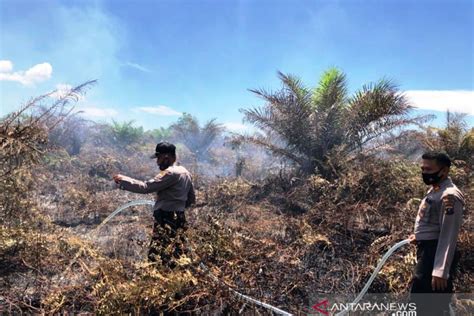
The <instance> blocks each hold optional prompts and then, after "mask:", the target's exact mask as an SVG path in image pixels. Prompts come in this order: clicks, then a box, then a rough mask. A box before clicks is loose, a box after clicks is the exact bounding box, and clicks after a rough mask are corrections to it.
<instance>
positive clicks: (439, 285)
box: [431, 276, 448, 291]
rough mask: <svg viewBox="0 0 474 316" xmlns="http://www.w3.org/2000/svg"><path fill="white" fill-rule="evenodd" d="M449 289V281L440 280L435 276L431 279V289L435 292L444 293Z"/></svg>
mask: <svg viewBox="0 0 474 316" xmlns="http://www.w3.org/2000/svg"><path fill="white" fill-rule="evenodd" d="M447 287H448V280H447V279H443V278H439V277H435V276H433V277H432V278H431V288H432V289H433V291H443V290H444V289H446V288H447Z"/></svg>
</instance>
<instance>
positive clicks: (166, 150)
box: [150, 142, 176, 158]
mask: <svg viewBox="0 0 474 316" xmlns="http://www.w3.org/2000/svg"><path fill="white" fill-rule="evenodd" d="M159 154H171V155H173V156H176V146H175V145H173V144H171V143H168V142H159V143H158V144H157V145H156V149H155V153H154V154H153V155H152V156H150V158H156V157H157V156H158V155H159Z"/></svg>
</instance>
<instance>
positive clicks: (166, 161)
mask: <svg viewBox="0 0 474 316" xmlns="http://www.w3.org/2000/svg"><path fill="white" fill-rule="evenodd" d="M171 165H172V163H171V161H170V159H164V160H163V161H162V162H161V163H159V164H158V166H159V167H160V170H161V171H163V170H165V169H167V168H168V167H169V166H171Z"/></svg>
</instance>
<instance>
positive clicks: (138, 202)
mask: <svg viewBox="0 0 474 316" xmlns="http://www.w3.org/2000/svg"><path fill="white" fill-rule="evenodd" d="M154 204H155V202H154V201H151V200H134V201H131V202H128V203H126V204H123V205H121V206H120V207H118V208H117V209H116V210H115V211H113V212H112V213H111V214H110V215H109V216H107V217H106V218H105V219H104V220H103V221H102V223H100V225H99V226H97V228H95V229H94V230H93V231H92V232H91V234H92V233H94V232H96V231H98V230H99V229H100V228H101V227H102V226H103V225H105V224H106V223H107V222H108V221H109V220H111V219H112V218H113V217H114V216H115V215H117V214H118V213H120V212H121V211H123V210H124V209H126V208H128V207H131V206H136V205H154ZM408 243H410V240H409V239H405V240H402V241H400V242H398V243H396V244H395V245H393V246H392V247H391V248H390V249H389V250H388V251H387V252H386V253H385V254H384V255H383V257H382V259H381V260H380V261H379V263H378V265H377V267H376V268H375V270H374V272H373V273H372V275H371V276H370V278H369V280H368V281H367V283H366V284H365V286H364V288H363V289H362V291H360V293H359V295H357V297H356V298H355V299H354V301H353V302H352V304H353V305H355V304H357V303H358V302H359V301H360V300H361V299H362V297H363V296H364V295H365V294H366V293H367V291H368V290H369V287H370V285H371V284H372V282H373V281H374V279H375V277H376V276H377V274H378V273H379V272H380V270H381V269H382V267H383V265H384V264H385V262H386V261H387V259H388V258H389V257H390V256H391V255H392V254H393V253H394V252H395V251H396V250H397V249H398V248H401V247H403V246H404V245H406V244H408ZM191 250H192V248H191ZM199 266H200V267H201V268H202V269H203V270H205V271H206V272H207V273H208V274H209V275H210V276H211V277H212V278H213V279H214V280H215V281H217V282H219V283H222V284H224V285H225V286H226V287H228V288H229V289H230V290H231V291H232V292H233V293H234V294H235V295H236V296H238V297H240V298H242V299H244V300H246V301H248V302H250V303H253V304H255V305H258V306H261V307H264V308H266V309H269V310H271V311H273V312H275V313H277V314H279V315H285V316H291V315H292V314H291V313H288V312H285V311H284V310H281V309H279V308H277V307H275V306H272V305H270V304H267V303H264V302H261V301H259V300H256V299H254V298H252V297H250V296H247V295H245V294H242V293H240V292H238V291H236V290H234V289H233V288H231V287H230V286H228V285H227V284H225V283H224V282H223V281H221V280H219V278H218V277H216V276H215V275H214V274H212V272H211V271H210V270H209V268H208V267H207V266H206V265H205V264H204V263H202V262H200V264H199ZM347 312H348V311H347V310H345V311H341V312H339V313H337V314H336V315H337V316H342V315H345V314H346V313H347Z"/></svg>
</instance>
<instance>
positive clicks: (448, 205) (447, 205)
mask: <svg viewBox="0 0 474 316" xmlns="http://www.w3.org/2000/svg"><path fill="white" fill-rule="evenodd" d="M455 202H456V196H454V195H452V194H448V195H445V196H443V205H444V213H445V214H446V215H452V214H454V203H455Z"/></svg>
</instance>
